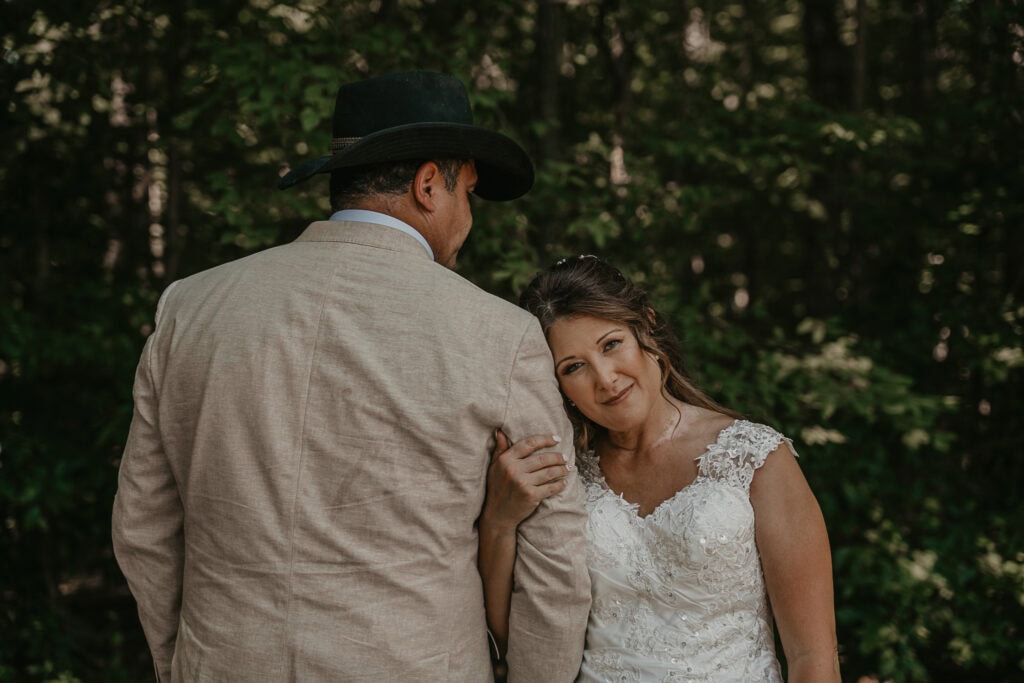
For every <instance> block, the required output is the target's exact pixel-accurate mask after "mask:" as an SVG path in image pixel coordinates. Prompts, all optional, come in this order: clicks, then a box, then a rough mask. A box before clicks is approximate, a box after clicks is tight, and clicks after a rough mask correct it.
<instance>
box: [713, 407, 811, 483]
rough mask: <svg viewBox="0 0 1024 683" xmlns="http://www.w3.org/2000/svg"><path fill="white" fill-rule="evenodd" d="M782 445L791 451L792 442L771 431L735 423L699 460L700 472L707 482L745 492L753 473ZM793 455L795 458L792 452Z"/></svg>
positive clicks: (767, 427) (722, 433)
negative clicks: (714, 481)
mask: <svg viewBox="0 0 1024 683" xmlns="http://www.w3.org/2000/svg"><path fill="white" fill-rule="evenodd" d="M783 442H785V443H787V444H788V445H789V448H790V450H793V443H792V441H790V440H789V439H787V438H786V437H784V436H783V435H782V434H780V433H779V432H777V431H775V430H774V429H772V428H771V427H769V426H767V425H763V424H758V423H755V422H748V421H747V420H736V421H735V422H733V423H732V424H731V425H729V426H728V427H726V428H725V429H723V430H722V431H721V432H719V434H718V438H717V439H716V440H715V442H714V443H713V444H711V445H710V446H708V448H707V451H706V452H705V453H704V455H702V456H701V457H700V472H701V474H702V475H704V476H705V477H708V478H709V479H714V480H717V481H722V482H725V483H726V484H729V485H730V486H736V487H738V488H742V489H744V490H747V491H749V490H750V482H752V481H753V480H754V472H755V471H756V470H757V469H758V468H760V467H761V466H762V465H764V463H765V461H766V460H767V459H768V456H769V455H770V454H771V453H772V452H773V451H774V450H775V449H776V448H778V447H779V445H780V444H781V443H783ZM793 455H796V451H795V450H793Z"/></svg>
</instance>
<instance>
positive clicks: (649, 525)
mask: <svg viewBox="0 0 1024 683" xmlns="http://www.w3.org/2000/svg"><path fill="white" fill-rule="evenodd" d="M782 441H788V440H786V439H785V438H784V437H783V436H782V435H781V434H779V433H778V432H776V431H775V430H773V429H771V428H769V427H766V426H764V425H758V424H754V423H750V422H744V421H736V422H734V423H733V424H732V425H730V426H729V427H727V428H726V429H724V430H723V431H722V432H721V433H720V434H719V436H718V439H717V440H716V441H715V443H714V444H711V445H710V446H708V448H707V451H706V452H705V453H704V455H703V456H702V457H701V461H700V465H699V471H698V475H697V479H696V480H695V481H694V482H693V483H691V484H690V485H689V486H687V487H686V488H684V489H682V490H681V491H679V492H678V493H676V495H674V496H672V497H671V498H669V499H668V500H666V501H665V502H663V503H662V504H661V505H660V506H658V508H656V509H655V510H654V511H653V512H652V513H651V514H650V515H648V516H646V517H640V516H639V514H638V506H636V505H633V504H630V503H629V502H627V501H626V500H624V499H623V498H622V496H620V495H618V494H616V493H615V492H613V491H612V490H611V489H610V488H608V485H607V482H606V481H605V480H604V477H603V476H602V474H601V471H600V467H599V465H598V461H597V458H596V457H595V456H594V454H593V453H582V454H579V455H578V456H577V463H578V465H579V470H580V475H581V478H582V480H583V482H584V484H585V490H586V506H587V511H588V522H587V526H586V535H587V561H588V567H589V569H590V575H591V584H592V590H593V597H594V604H593V608H592V610H591V619H590V625H589V627H588V631H587V649H586V651H585V652H584V663H583V667H582V669H581V672H580V677H579V679H577V680H579V681H640V680H643V681H663V682H666V683H668V682H672V683H674V682H676V681H702V682H705V683H706V682H710V681H722V680H730V681H731V680H737V681H740V680H742V681H755V682H758V683H761V682H767V683H781V675H780V673H779V665H778V661H777V659H776V657H775V650H774V635H773V632H772V620H771V613H770V611H769V608H768V602H767V594H766V592H765V586H764V576H763V573H762V571H761V560H760V555H759V554H758V552H757V546H756V543H755V539H754V512H753V508H752V507H751V505H750V499H749V487H750V482H751V480H752V479H753V475H754V472H755V471H756V469H757V468H758V467H760V466H761V465H763V464H764V462H765V460H766V458H767V457H768V455H769V454H770V453H771V452H772V451H774V450H775V449H776V448H777V447H778V445H779V444H780V443H781V442H782Z"/></svg>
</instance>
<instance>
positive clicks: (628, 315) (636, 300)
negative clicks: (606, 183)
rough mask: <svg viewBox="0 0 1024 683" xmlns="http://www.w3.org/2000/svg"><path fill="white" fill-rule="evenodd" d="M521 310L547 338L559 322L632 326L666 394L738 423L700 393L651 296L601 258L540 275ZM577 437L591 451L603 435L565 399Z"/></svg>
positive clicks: (579, 259) (562, 264) (571, 261)
mask: <svg viewBox="0 0 1024 683" xmlns="http://www.w3.org/2000/svg"><path fill="white" fill-rule="evenodd" d="M519 305H520V306H521V307H522V308H525V309H526V310H527V311H529V312H530V313H532V314H533V315H535V316H536V317H537V319H538V320H540V325H541V329H543V330H544V335H545V336H547V335H548V331H549V330H550V329H551V326H552V325H553V324H554V323H555V321H557V320H559V319H561V318H571V317H574V316H580V315H589V316H593V317H595V318H604V319H606V320H613V321H615V322H617V323H621V324H624V325H627V326H628V327H629V329H630V330H631V331H632V332H633V336H634V337H636V340H637V343H638V344H639V345H640V348H641V349H643V350H644V351H647V352H649V353H651V354H653V355H654V357H655V358H657V360H658V365H660V366H661V390H662V393H664V394H666V395H667V396H672V397H674V398H677V399H679V400H680V401H683V402H684V403H688V404H690V405H694V406H699V407H702V408H707V409H709V410H714V411H715V412H718V413H722V414H725V415H729V416H731V417H738V414H736V413H734V412H733V411H731V410H729V409H727V408H723V407H722V406H720V405H719V404H718V403H716V402H715V401H714V400H713V399H711V397H709V396H708V395H707V394H705V393H704V392H702V391H701V390H700V389H698V388H697V387H696V386H695V385H694V384H693V382H692V381H691V380H690V378H689V377H688V376H687V374H686V370H685V367H684V365H683V357H682V353H681V351H680V347H679V341H678V339H677V338H676V335H675V334H674V333H673V332H672V329H671V328H670V327H669V326H668V324H667V323H666V322H665V319H664V318H663V317H662V316H661V315H659V314H658V312H657V311H655V310H654V309H653V308H652V307H651V306H650V304H649V303H648V301H647V292H645V291H644V290H643V289H642V288H640V287H638V286H636V285H635V284H634V283H633V282H631V281H630V280H629V279H628V278H626V277H625V276H624V275H623V274H622V273H620V272H619V271H618V270H617V269H616V268H615V267H613V266H611V265H609V264H608V263H605V262H604V261H602V260H601V259H599V258H598V257H596V256H589V255H585V256H573V257H569V258H564V259H562V260H560V261H558V262H557V263H556V264H555V265H553V266H552V267H551V268H549V269H548V270H545V271H542V272H541V273H538V274H537V276H536V277H535V278H534V279H533V281H532V282H530V284H529V285H527V287H526V289H524V290H523V293H522V294H521V295H520V297H519ZM563 399H564V401H565V409H566V413H567V414H568V415H569V419H570V420H571V421H572V424H573V427H574V428H575V431H576V446H577V448H581V449H592V448H593V447H594V440H595V439H596V437H597V436H598V435H599V434H601V433H602V432H603V431H604V430H603V428H602V427H601V426H600V425H598V424H597V423H595V422H593V421H591V420H589V419H588V418H587V417H585V416H584V415H583V413H581V412H580V411H579V410H578V409H577V408H576V407H575V406H574V405H573V404H571V403H570V402H569V400H568V399H566V398H565V397H564V396H563Z"/></svg>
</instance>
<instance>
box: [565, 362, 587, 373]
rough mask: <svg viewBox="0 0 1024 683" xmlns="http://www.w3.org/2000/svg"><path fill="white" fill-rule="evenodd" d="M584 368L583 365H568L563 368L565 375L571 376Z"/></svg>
mask: <svg viewBox="0 0 1024 683" xmlns="http://www.w3.org/2000/svg"><path fill="white" fill-rule="evenodd" d="M582 366H583V363H566V364H565V365H563V366H562V374H563V375H571V374H572V373H574V372H576V371H577V370H579V369H580V368H581V367H582Z"/></svg>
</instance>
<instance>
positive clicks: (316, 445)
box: [113, 222, 590, 683]
mask: <svg viewBox="0 0 1024 683" xmlns="http://www.w3.org/2000/svg"><path fill="white" fill-rule="evenodd" d="M156 318H157V320H156V327H155V330H154V332H153V333H152V334H151V335H150V337H149V339H148V340H147V342H146V345H145V348H144V350H143V352H142V358H141V360H140V362H139V367H138V371H137V374H136V380H135V386H134V392H133V394H134V400H135V413H134V417H133V420H132V426H131V430H130V433H129V436H128V440H127V444H126V447H125V452H124V457H123V459H122V461H121V466H120V473H119V480H118V491H117V496H116V498H115V501H114V510H113V541H114V549H115V552H116V555H117V559H118V562H119V564H120V566H121V568H122V570H123V571H124V574H125V576H126V577H127V579H128V584H129V586H130V587H131V590H132V593H133V594H134V596H135V598H136V601H137V602H138V608H139V615H140V618H141V622H142V625H143V628H144V630H145V633H146V637H147V639H148V642H149V645H150V648H151V651H152V654H153V659H154V664H155V667H156V671H157V677H158V679H159V680H161V681H174V682H177V681H303V682H305V681H399V680H402V681H413V680H415V681H474V682H475V681H488V680H491V670H490V663H489V656H488V647H487V642H486V630H485V620H484V608H483V598H482V588H481V581H480V578H479V575H478V573H477V564H476V559H477V534H476V528H475V522H476V519H477V517H478V515H479V513H480V510H481V506H482V502H483V498H484V488H485V475H486V470H487V465H488V462H489V447H490V445H491V444H492V443H493V440H492V433H493V430H494V429H495V428H497V427H501V428H502V429H504V430H505V431H506V432H507V433H508V434H509V436H511V437H512V439H513V440H516V439H520V438H522V437H524V436H526V435H528V434H532V433H546V432H550V433H553V434H559V435H561V437H562V444H564V449H565V451H566V453H567V454H569V455H570V456H571V444H572V434H571V427H570V425H569V423H568V421H567V420H566V418H565V416H564V414H563V411H562V407H561V400H560V398H559V394H558V391H557V387H556V383H555V380H554V376H553V372H552V361H551V356H550V354H549V352H548V349H547V346H546V344H545V341H544V338H543V335H542V333H541V331H540V327H539V325H538V324H537V322H536V321H535V320H534V319H533V318H532V316H530V315H528V314H527V313H526V312H524V311H522V310H520V309H518V308H517V307H515V306H513V305H512V304H510V303H508V302H505V301H502V300H500V299H498V298H496V297H494V296H491V295H489V294H487V293H485V292H483V291H482V290H480V289H478V288H477V287H475V286H474V285H472V284H470V283H469V282H467V281H466V280H464V279H463V278H461V277H459V276H458V275H456V274H455V273H453V272H451V271H449V270H447V269H445V268H443V267H442V266H439V265H437V264H436V263H434V262H433V261H431V260H430V258H429V257H428V255H427V254H426V251H425V250H424V249H423V247H422V246H421V245H420V244H419V243H417V242H416V241H415V240H414V239H413V238H412V237H409V236H408V235H405V234H403V233H401V232H399V231H397V230H394V229H390V228H385V227H382V226H375V225H371V224H366V223H351V222H318V223H313V224H312V225H310V226H309V227H308V228H307V229H306V231H305V232H304V233H303V234H302V236H301V237H300V238H299V239H298V240H297V241H295V242H293V243H291V244H288V245H285V246H281V247H276V248H273V249H268V250H266V251H264V252H261V253H258V254H255V255H252V256H249V257H247V258H243V259H240V260H238V261H235V262H232V263H228V264H225V265H222V266H219V267H217V268H213V269H211V270H208V271H205V272H202V273H199V274H197V275H194V276H192V277H189V278H187V279H184V280H181V281H178V282H176V283H175V284H173V285H172V286H171V287H169V288H168V289H167V291H166V292H165V293H164V295H163V296H162V297H161V302H160V305H159V306H158V309H157V316H156ZM584 515H585V513H584V511H583V506H582V491H581V486H580V483H579V480H578V478H576V476H575V475H574V476H573V477H572V479H571V480H570V486H569V487H568V489H567V490H566V491H565V492H564V493H563V494H560V495H558V496H556V497H554V498H552V499H549V500H548V501H546V502H545V503H543V504H542V505H541V507H540V508H539V509H538V511H537V512H536V513H535V514H534V515H533V516H532V517H530V518H529V519H528V520H526V521H525V522H524V523H523V525H522V527H521V529H520V536H519V550H518V557H517V560H516V570H515V582H516V587H515V591H514V595H513V598H512V616H511V620H510V622H511V625H510V628H511V631H510V650H509V670H510V680H511V681H512V682H513V683H519V682H520V681H538V682H539V681H544V682H550V681H569V680H572V679H573V677H574V676H575V674H576V672H577V669H578V667H579V663H580V659H581V652H582V648H583V639H584V630H585V627H586V620H587V614H588V610H589V607H590V590H589V579H588V576H587V572H586V568H585V563H584V546H583V531H582V527H583V522H584Z"/></svg>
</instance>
